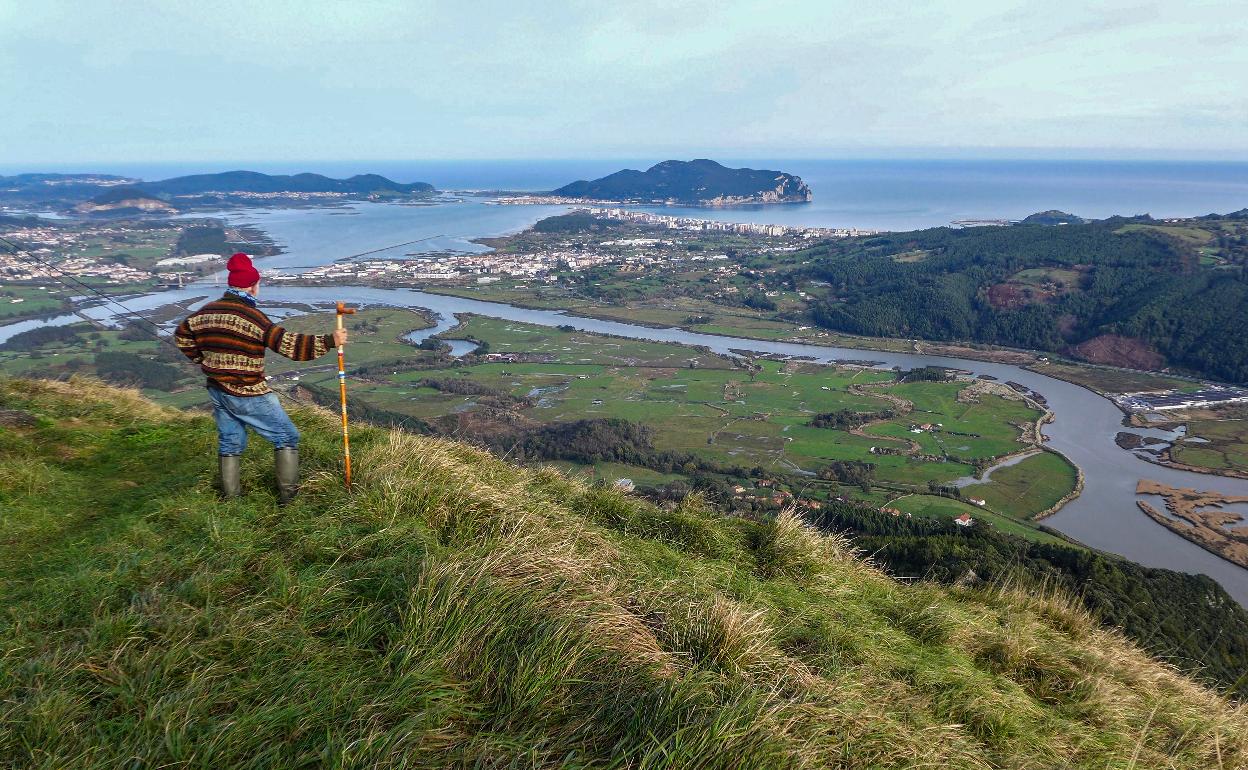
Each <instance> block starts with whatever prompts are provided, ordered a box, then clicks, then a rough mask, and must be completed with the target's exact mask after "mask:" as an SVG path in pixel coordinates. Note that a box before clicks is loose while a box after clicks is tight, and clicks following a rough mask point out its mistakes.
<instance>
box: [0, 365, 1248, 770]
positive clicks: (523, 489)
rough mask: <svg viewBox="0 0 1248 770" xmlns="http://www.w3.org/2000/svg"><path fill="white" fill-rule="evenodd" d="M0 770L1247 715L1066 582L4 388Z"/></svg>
mask: <svg viewBox="0 0 1248 770" xmlns="http://www.w3.org/2000/svg"><path fill="white" fill-rule="evenodd" d="M0 409H2V410H7V411H4V412H0V421H2V422H0V425H2V426H3V427H0V510H3V511H4V515H3V516H2V517H0V606H2V607H3V608H4V609H3V610H2V611H0V766H6V767H48V768H51V767H99V768H105V767H117V766H121V765H125V766H136V767H156V766H177V767H183V766H195V767H295V766H320V765H329V766H348V767H363V766H369V767H374V766H380V767H399V766H402V767H447V766H477V767H507V766H514V767H569V768H573V767H575V768H587V767H639V768H640V767H700V768H717V767H722V768H730V767H731V768H737V767H760V768H773V767H776V768H783V767H811V768H814V767H911V766H917V765H925V766H942V767H958V768H984V767H1102V768H1103V767H1124V768H1125V767H1138V768H1146V767H1157V768H1160V767H1192V768H1211V767H1225V768H1232V767H1241V766H1244V765H1245V764H1246V763H1248V714H1245V711H1244V709H1243V708H1235V707H1232V706H1230V705H1228V704H1227V703H1225V702H1224V701H1222V700H1220V699H1219V698H1217V697H1216V696H1215V695H1213V694H1212V693H1211V692H1210V691H1208V690H1205V689H1203V688H1201V687H1199V686H1197V685H1196V684H1194V683H1192V682H1191V681H1189V680H1187V679H1184V678H1182V677H1181V676H1179V675H1177V674H1175V673H1173V672H1172V671H1171V670H1170V669H1168V668H1166V667H1165V666H1163V665H1161V664H1159V663H1156V662H1154V661H1153V660H1151V659H1149V658H1148V657H1147V656H1145V655H1144V654H1143V653H1141V652H1139V651H1138V650H1136V649H1135V648H1133V647H1132V646H1131V645H1129V644H1128V643H1126V642H1125V641H1124V640H1123V639H1122V638H1121V637H1119V636H1117V635H1116V634H1113V633H1108V632H1105V631H1101V630H1098V629H1097V627H1096V624H1095V623H1093V622H1092V621H1091V620H1090V619H1089V618H1088V617H1087V616H1086V615H1084V614H1083V613H1081V612H1079V611H1076V610H1073V609H1071V608H1070V607H1069V606H1067V605H1065V604H1063V603H1062V602H1060V601H1057V600H1053V599H1042V598H1035V597H1028V596H1024V595H1021V594H1015V593H1011V592H1006V591H982V590H969V589H945V588H939V587H936V586H931V585H926V584H917V585H909V586H907V585H902V584H900V583H898V582H895V581H893V580H891V579H890V578H888V577H886V576H885V575H883V574H882V573H880V572H878V571H877V570H875V569H873V568H871V567H870V566H868V565H867V564H866V563H865V562H863V561H862V560H860V559H859V558H857V557H856V556H854V555H853V554H852V553H851V552H850V549H849V548H848V546H847V545H846V544H845V543H844V542H841V541H838V540H836V539H831V538H827V537H823V536H820V535H817V534H816V533H814V532H813V531H812V530H810V529H809V528H807V527H805V526H804V525H803V524H801V523H800V522H799V521H798V520H797V519H795V518H792V517H789V516H784V517H781V518H780V519H779V520H777V521H772V522H766V523H758V524H756V523H750V522H745V521H740V520H728V519H723V518H718V517H716V516H715V515H714V514H712V513H709V512H706V511H703V510H701V509H700V508H699V506H698V505H697V503H696V501H690V502H687V503H686V504H685V505H684V506H682V507H681V508H680V509H678V510H675V511H665V510H660V509H658V508H655V507H653V506H651V505H648V504H646V503H644V502H641V501H638V500H635V499H633V498H630V497H628V496H625V495H622V494H620V493H618V492H614V491H610V490H606V489H601V488H594V487H589V486H585V485H583V484H581V483H579V482H575V481H572V480H569V479H567V478H566V477H563V476H561V475H560V474H558V473H555V472H552V471H531V470H525V469H521V468H517V467H515V466H512V465H509V464H507V463H505V462H502V461H500V460H498V459H495V458H493V457H491V456H490V455H488V454H485V453H483V452H480V451H478V450H475V449H473V448H471V447H467V446H465V445H462V444H458V443H454V442H449V441H444V440H435V439H428V438H422V437H417V436H412V435H408V434H401V433H393V434H392V433H386V432H383V431H380V430H377V429H364V428H361V429H359V430H357V431H356V433H355V434H354V440H353V448H354V449H355V453H354V454H355V455H356V464H357V468H358V485H357V488H356V489H355V490H354V492H353V493H350V494H348V493H347V492H345V491H344V490H342V489H341V486H340V482H339V480H338V478H337V475H336V450H337V443H336V442H337V437H336V436H335V433H334V427H333V422H332V419H331V418H330V417H329V416H328V415H327V414H324V413H320V412H315V411H310V410H300V411H296V412H295V419H296V422H298V423H299V424H300V426H301V427H302V428H303V429H304V445H303V447H304V458H305V476H306V477H307V478H308V482H307V484H306V486H305V490H304V494H303V495H302V496H301V497H300V498H299V500H298V501H297V502H296V504H295V505H293V506H291V507H289V508H287V509H285V510H281V509H278V508H276V506H275V505H274V500H273V495H272V493H271V492H270V491H269V490H268V483H269V481H268V479H269V471H270V469H271V459H270V457H269V456H268V455H269V452H268V449H267V446H264V445H262V444H261V442H256V444H255V445H253V447H252V449H251V450H250V451H249V454H248V456H247V458H246V460H245V463H244V484H245V486H246V487H248V488H249V489H250V490H251V491H250V494H249V496H248V497H246V498H245V499H244V500H242V501H238V502H233V503H223V502H219V501H218V500H217V499H216V498H215V495H214V493H213V490H212V479H213V465H214V458H213V450H214V434H213V430H212V426H211V421H210V420H209V418H207V417H206V416H203V415H184V414H181V413H177V412H172V411H167V410H163V409H161V408H158V407H156V406H153V405H152V404H150V403H148V402H145V401H143V400H142V399H140V398H138V397H136V396H134V395H133V394H131V393H128V392H126V391H118V390H115V389H111V388H106V387H103V386H100V385H97V384H93V383H91V382H88V381H83V380H75V381H74V382H72V383H49V382H31V381H20V380H0Z"/></svg>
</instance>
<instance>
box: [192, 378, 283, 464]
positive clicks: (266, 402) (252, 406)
mask: <svg viewBox="0 0 1248 770" xmlns="http://www.w3.org/2000/svg"><path fill="white" fill-rule="evenodd" d="M208 397H209V398H211V399H212V416H213V418H214V419H215V420H216V421H217V454H222V455H241V454H242V453H243V450H244V449H246V448H247V426H248V425H250V426H251V428H252V430H254V431H255V432H256V433H259V434H260V435H261V436H263V437H264V438H266V439H268V440H269V441H270V442H272V443H273V448H274V449H295V448H297V447H298V446H299V429H298V428H296V427H295V424H294V423H293V422H291V421H290V417H288V416H286V412H285V411H284V410H283V409H282V405H281V404H279V403H278V401H277V394H276V393H267V394H265V395H263V396H231V395H230V394H229V393H226V392H225V391H222V390H217V389H216V388H208Z"/></svg>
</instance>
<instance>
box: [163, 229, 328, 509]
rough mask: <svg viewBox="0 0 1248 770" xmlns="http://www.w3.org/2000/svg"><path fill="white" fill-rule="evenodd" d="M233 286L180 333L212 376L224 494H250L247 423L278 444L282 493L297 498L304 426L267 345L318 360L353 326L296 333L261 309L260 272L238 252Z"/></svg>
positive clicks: (182, 343)
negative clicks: (245, 472) (276, 380)
mask: <svg viewBox="0 0 1248 770" xmlns="http://www.w3.org/2000/svg"><path fill="white" fill-rule="evenodd" d="M226 268H227V269H228V270H229V285H230V287H229V289H227V290H226V292H225V295H224V296H223V297H221V299H218V300H215V301H213V302H209V303H208V304H207V305H204V306H203V307H202V308H200V309H199V310H197V311H195V312H194V313H192V314H191V315H190V316H188V317H187V318H186V319H185V320H184V321H182V323H181V324H179V325H178V328H177V331H175V332H174V342H175V343H177V346H178V348H179V349H180V350H181V351H182V352H183V353H184V354H185V355H186V357H187V358H189V359H191V361H193V362H194V363H197V364H199V367H200V369H202V370H203V372H204V374H205V375H207V377H208V383H207V385H208V396H209V398H211V399H212V416H213V417H214V418H215V419H216V421H217V437H218V444H217V455H218V457H219V463H220V469H221V492H222V494H223V495H224V496H225V497H226V498H227V499H229V498H235V497H238V496H239V495H240V494H242V484H241V481H240V479H239V470H240V467H239V466H240V462H241V459H242V454H243V450H244V449H246V448H247V427H248V426H250V427H251V428H252V430H254V431H255V432H256V433H259V434H260V435H261V436H263V437H264V438H265V439H267V440H268V441H270V442H271V443H272V444H273V450H274V451H273V464H274V467H275V470H276V475H277V489H278V499H279V502H280V503H281V504H282V505H285V504H286V503H288V502H290V501H291V499H293V498H294V496H295V493H296V492H297V491H298V489H299V430H298V429H297V428H295V424H294V423H293V422H291V421H290V417H289V416H287V414H286V412H285V410H283V409H282V405H281V404H280V403H278V400H277V394H276V393H274V392H273V391H272V390H270V389H269V385H268V383H267V382H266V381H265V376H264V351H265V349H266V348H267V349H268V350H272V351H273V352H274V353H277V354H279V355H282V356H285V357H286V358H289V359H291V360H293V361H311V360H313V359H315V358H320V357H321V356H323V355H325V354H326V353H328V352H329V351H330V350H331V349H333V348H335V347H337V346H339V345H342V344H344V343H346V341H347V332H346V330H345V329H338V330H336V331H334V332H333V333H332V334H296V333H294V332H288V331H286V330H285V329H283V328H282V327H281V326H278V325H277V324H275V323H273V322H272V321H270V320H269V317H268V316H266V315H265V314H264V313H263V312H262V311H261V310H260V309H259V308H258V307H256V297H257V296H259V293H260V272H259V271H258V270H256V268H255V267H253V266H252V264H251V258H250V257H248V256H247V255H246V254H242V253H238V254H235V255H234V256H232V257H230V260H229V262H227V263H226Z"/></svg>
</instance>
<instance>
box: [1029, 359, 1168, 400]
mask: <svg viewBox="0 0 1248 770" xmlns="http://www.w3.org/2000/svg"><path fill="white" fill-rule="evenodd" d="M1026 368H1027V369H1029V370H1031V371H1033V372H1038V373H1040V374H1043V375H1046V376H1048V377H1055V378H1057V379H1059V380H1066V381H1067V382H1073V383H1075V384H1076V385H1082V386H1083V387H1085V388H1088V389H1089V390H1092V391H1095V392H1097V393H1135V392H1139V391H1146V390H1171V389H1182V388H1190V387H1192V381H1191V380H1181V379H1178V378H1177V377H1167V376H1165V375H1164V374H1153V373H1151V372H1136V371H1130V370H1127V369H1110V368H1107V367H1099V366H1084V365H1081V364H1073V363H1067V362H1052V363H1040V364H1034V365H1032V366H1028V367H1026Z"/></svg>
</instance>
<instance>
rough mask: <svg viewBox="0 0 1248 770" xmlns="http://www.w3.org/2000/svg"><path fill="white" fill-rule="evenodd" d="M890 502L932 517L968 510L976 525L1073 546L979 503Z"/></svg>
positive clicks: (928, 498) (920, 498)
mask: <svg viewBox="0 0 1248 770" xmlns="http://www.w3.org/2000/svg"><path fill="white" fill-rule="evenodd" d="M887 505H889V506H891V507H893V508H896V509H897V510H899V511H901V512H902V513H910V514H913V515H914V516H918V517H921V518H929V519H952V518H957V517H958V516H961V515H962V514H964V513H965V514H969V515H970V516H971V518H973V519H975V524H974V525H973V526H985V525H990V526H992V527H995V528H997V529H999V530H1001V531H1002V532H1005V533H1006V534H1010V535H1016V536H1018V537H1021V538H1025V539H1027V540H1032V541H1035V542H1037V543H1049V544H1052V545H1066V546H1069V545H1070V542H1069V541H1067V540H1063V539H1061V538H1060V537H1057V536H1056V535H1052V534H1050V533H1048V532H1044V531H1043V530H1040V529H1038V528H1036V527H1034V526H1031V525H1029V524H1026V523H1022V522H1020V521H1017V520H1015V519H1013V518H1010V517H1009V516H1003V515H1001V514H999V513H996V512H994V511H992V510H991V509H985V508H981V507H980V506H978V505H972V504H971V503H967V502H963V501H961V500H954V499H951V498H948V497H941V496H939V495H904V496H902V497H899V498H896V499H894V500H892V501H890V502H888V503H887Z"/></svg>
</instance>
